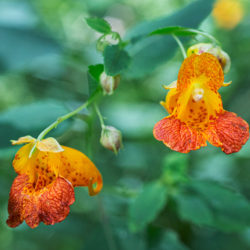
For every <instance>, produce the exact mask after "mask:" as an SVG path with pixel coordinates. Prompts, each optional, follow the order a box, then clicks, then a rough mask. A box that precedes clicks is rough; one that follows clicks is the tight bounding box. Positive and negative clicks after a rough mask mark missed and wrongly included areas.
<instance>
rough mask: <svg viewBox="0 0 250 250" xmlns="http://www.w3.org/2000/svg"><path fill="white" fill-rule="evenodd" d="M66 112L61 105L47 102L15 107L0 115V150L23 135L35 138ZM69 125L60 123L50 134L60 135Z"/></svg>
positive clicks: (67, 122) (50, 101)
mask: <svg viewBox="0 0 250 250" xmlns="http://www.w3.org/2000/svg"><path fill="white" fill-rule="evenodd" d="M67 112H68V109H67V108H66V107H65V106H64V105H63V104H62V103H60V102H56V101H52V100H47V101H43V102H37V103H33V104H28V105H23V106H20V107H15V108H12V109H9V110H7V111H5V112H2V113H0V136H1V141H0V149H2V148H8V147H10V146H11V144H10V140H11V139H17V138H18V137H21V136H25V135H31V136H34V137H36V136H37V135H38V134H39V133H40V132H41V131H42V130H43V129H44V128H45V127H47V126H48V125H49V124H50V123H52V122H53V121H55V120H56V118H57V117H59V116H61V115H63V114H65V113H67ZM69 124H70V122H69V121H66V122H64V123H62V124H61V125H60V126H58V128H57V129H56V130H53V131H52V133H51V134H52V135H58V134H59V133H62V132H63V131H65V130H66V129H67V128H68V126H69Z"/></svg>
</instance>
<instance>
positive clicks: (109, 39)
mask: <svg viewBox="0 0 250 250" xmlns="http://www.w3.org/2000/svg"><path fill="white" fill-rule="evenodd" d="M120 41H121V38H120V35H119V34H118V33H117V32H112V33H110V34H104V35H102V36H101V37H100V38H99V39H98V41H97V44H96V49H97V50H98V51H100V52H103V51H104V49H105V48H106V47H107V46H108V45H116V44H118V43H120Z"/></svg>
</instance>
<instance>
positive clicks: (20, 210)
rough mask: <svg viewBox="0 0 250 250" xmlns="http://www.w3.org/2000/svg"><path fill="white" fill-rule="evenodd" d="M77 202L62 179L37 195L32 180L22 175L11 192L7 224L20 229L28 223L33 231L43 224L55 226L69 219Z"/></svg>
mask: <svg viewBox="0 0 250 250" xmlns="http://www.w3.org/2000/svg"><path fill="white" fill-rule="evenodd" d="M74 201H75V198H74V189H73V187H72V185H71V184H70V183H69V182H68V181H67V180H65V179H63V178H60V177H58V178H57V179H56V180H55V181H54V182H53V183H51V184H50V185H48V186H46V187H45V188H43V189H41V190H39V191H35V190H34V186H33V183H32V182H30V180H29V177H28V176H27V175H19V176H18V177H16V179H15V180H14V182H13V184H12V187H11V190H10V198H9V204H8V211H9V218H8V220H7V224H8V226H10V227H17V226H18V225H19V224H21V223H22V222H23V221H26V223H27V225H28V226H29V227H31V228H35V227H37V226H38V225H39V223H40V222H44V223H45V224H46V225H53V224H55V223H57V222H60V221H62V220H64V219H65V218H66V217H67V215H68V214H69V210H70V208H69V206H70V205H72V204H73V203H74Z"/></svg>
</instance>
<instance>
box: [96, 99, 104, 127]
mask: <svg viewBox="0 0 250 250" xmlns="http://www.w3.org/2000/svg"><path fill="white" fill-rule="evenodd" d="M94 107H95V111H96V113H97V116H98V118H99V121H100V123H101V127H102V128H104V127H105V124H104V120H103V116H102V114H101V112H100V109H99V108H98V106H97V104H96V103H95V104H94Z"/></svg>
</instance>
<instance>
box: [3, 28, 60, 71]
mask: <svg viewBox="0 0 250 250" xmlns="http://www.w3.org/2000/svg"><path fill="white" fill-rule="evenodd" d="M0 37H1V43H0V71H2V72H4V71H9V70H20V69H24V68H26V67H27V66H32V64H33V63H34V62H35V63H39V62H41V63H44V61H43V62H42V61H40V60H42V59H45V58H46V57H50V56H55V55H59V54H60V53H61V47H60V46H59V44H58V43H57V42H55V40H53V39H52V38H51V36H49V35H48V34H46V33H44V32H42V31H35V30H34V29H32V28H27V27H25V28H22V27H20V26H18V27H12V26H10V27H8V26H0Z"/></svg>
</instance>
